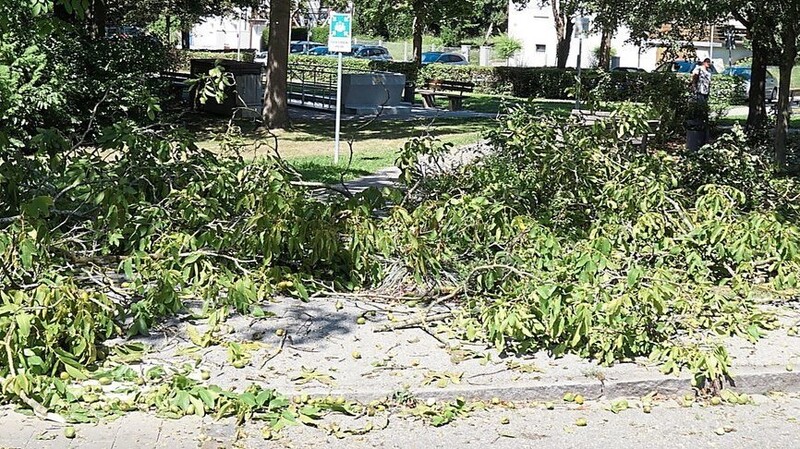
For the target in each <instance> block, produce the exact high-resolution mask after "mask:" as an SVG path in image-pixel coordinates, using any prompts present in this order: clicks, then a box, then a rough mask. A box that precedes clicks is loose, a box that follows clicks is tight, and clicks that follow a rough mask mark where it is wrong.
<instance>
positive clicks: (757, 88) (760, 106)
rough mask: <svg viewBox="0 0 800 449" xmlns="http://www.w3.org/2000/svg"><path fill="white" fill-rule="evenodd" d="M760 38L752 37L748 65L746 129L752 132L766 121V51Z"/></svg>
mask: <svg viewBox="0 0 800 449" xmlns="http://www.w3.org/2000/svg"><path fill="white" fill-rule="evenodd" d="M761 39H762V38H761V37H760V36H758V35H755V34H754V35H753V41H752V45H753V61H752V64H751V65H750V70H751V75H750V94H749V96H748V112H747V129H748V131H753V130H757V129H760V128H762V127H763V126H764V125H765V124H766V121H767V107H766V105H765V103H766V98H765V97H764V89H765V87H766V81H767V59H768V54H767V49H766V48H765V47H764V44H763V42H762V41H761Z"/></svg>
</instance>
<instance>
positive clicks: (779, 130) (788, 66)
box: [751, 52, 797, 168]
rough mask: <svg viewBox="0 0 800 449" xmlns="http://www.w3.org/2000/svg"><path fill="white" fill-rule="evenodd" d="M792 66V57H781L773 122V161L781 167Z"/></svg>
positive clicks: (789, 107) (784, 163)
mask: <svg viewBox="0 0 800 449" xmlns="http://www.w3.org/2000/svg"><path fill="white" fill-rule="evenodd" d="M796 53H797V52H795V54H796ZM792 68H794V57H784V58H782V60H781V79H780V88H779V89H778V90H779V95H778V120H777V122H776V123H775V162H776V163H777V165H778V167H781V168H782V167H783V166H784V165H786V137H787V134H788V132H789V114H790V112H791V105H790V98H789V89H790V88H791V85H792ZM751 89H752V87H751ZM762 92H763V90H762Z"/></svg>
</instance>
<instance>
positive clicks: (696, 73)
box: [691, 58, 711, 103]
mask: <svg viewBox="0 0 800 449" xmlns="http://www.w3.org/2000/svg"><path fill="white" fill-rule="evenodd" d="M709 67H711V59H709V58H706V59H704V60H703V62H701V63H700V64H697V66H696V67H695V68H694V70H692V84H691V86H692V90H693V91H694V94H695V96H696V97H697V100H698V101H702V102H703V103H708V95H709V94H710V93H711V71H710V70H709Z"/></svg>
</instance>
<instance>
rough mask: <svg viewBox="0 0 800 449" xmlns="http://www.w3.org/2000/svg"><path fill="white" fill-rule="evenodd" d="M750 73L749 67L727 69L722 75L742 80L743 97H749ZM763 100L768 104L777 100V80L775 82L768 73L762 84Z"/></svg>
mask: <svg viewBox="0 0 800 449" xmlns="http://www.w3.org/2000/svg"><path fill="white" fill-rule="evenodd" d="M752 73H753V72H752V69H750V67H728V68H727V69H725V70H723V71H722V74H723V75H733V76H738V77H739V78H741V79H742V80H744V83H742V88H743V89H744V95H745V97H749V96H750V78H751V76H752ZM764 98H766V99H767V101H769V102H773V101H776V100H777V99H778V80H776V79H775V77H774V76H772V74H771V73H769V71H768V72H767V79H766V80H765V82H764Z"/></svg>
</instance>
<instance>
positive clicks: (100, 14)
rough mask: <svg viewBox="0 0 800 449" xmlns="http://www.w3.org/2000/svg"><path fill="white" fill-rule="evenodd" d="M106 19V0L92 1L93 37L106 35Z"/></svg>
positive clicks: (97, 37) (98, 37)
mask: <svg viewBox="0 0 800 449" xmlns="http://www.w3.org/2000/svg"><path fill="white" fill-rule="evenodd" d="M107 21H108V5H106V0H94V3H92V35H93V36H94V37H95V39H100V38H103V37H106V22H107Z"/></svg>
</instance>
